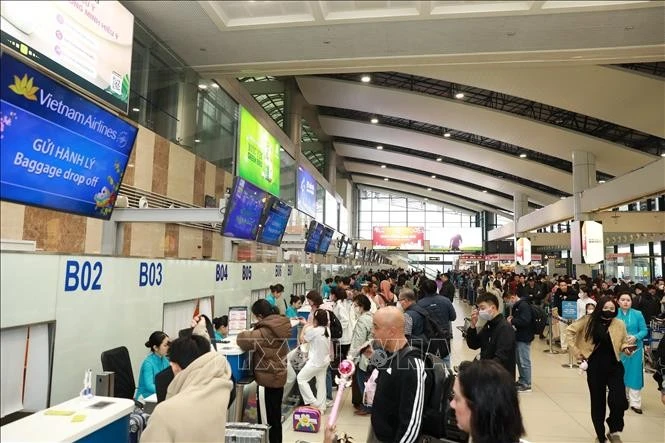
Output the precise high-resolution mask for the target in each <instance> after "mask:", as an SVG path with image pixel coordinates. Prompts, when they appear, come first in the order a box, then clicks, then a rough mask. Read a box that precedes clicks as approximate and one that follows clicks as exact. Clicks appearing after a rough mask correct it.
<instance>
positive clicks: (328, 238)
mask: <svg viewBox="0 0 665 443" xmlns="http://www.w3.org/2000/svg"><path fill="white" fill-rule="evenodd" d="M334 233H335V231H334V230H333V229H332V228H329V227H327V226H325V227H324V230H323V234H321V243H319V250H318V253H319V254H323V255H325V254H327V253H328V248H329V247H330V243H331V242H332V238H333V234H334Z"/></svg>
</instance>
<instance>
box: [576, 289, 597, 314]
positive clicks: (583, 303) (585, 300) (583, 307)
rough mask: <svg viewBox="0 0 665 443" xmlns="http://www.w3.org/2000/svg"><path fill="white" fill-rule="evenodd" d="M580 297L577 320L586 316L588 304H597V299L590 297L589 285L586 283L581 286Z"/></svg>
mask: <svg viewBox="0 0 665 443" xmlns="http://www.w3.org/2000/svg"><path fill="white" fill-rule="evenodd" d="M579 297H580V298H578V299H577V320H579V319H580V318H582V317H584V316H585V315H586V314H587V313H588V312H587V310H588V309H589V307H588V306H589V305H590V304H591V305H593V306H594V307H595V306H596V301H595V300H594V299H592V298H591V297H589V293H588V291H587V287H586V286H584V285H582V286H580V293H579ZM591 311H593V308H591Z"/></svg>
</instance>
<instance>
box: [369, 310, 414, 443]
mask: <svg viewBox="0 0 665 443" xmlns="http://www.w3.org/2000/svg"><path fill="white" fill-rule="evenodd" d="M372 326H373V327H372V332H373V333H374V342H375V343H376V344H377V345H378V346H379V347H380V349H377V350H376V351H374V353H373V354H372V356H371V358H370V361H371V362H372V363H373V364H374V365H375V366H376V367H377V369H378V370H379V377H378V378H377V380H376V393H375V394H374V402H373V406H372V419H371V421H372V427H371V428H370V434H369V436H368V438H367V441H368V442H372V443H378V442H400V443H415V442H416V441H417V439H418V434H420V427H421V424H422V416H423V406H424V403H425V363H424V362H423V360H422V359H421V358H420V351H418V350H415V349H413V348H410V347H409V345H408V343H407V341H406V337H404V315H403V314H402V313H401V312H400V311H399V310H398V309H397V308H396V307H394V306H387V307H385V308H381V309H379V310H378V311H377V312H376V313H375V314H374V317H373V318H372Z"/></svg>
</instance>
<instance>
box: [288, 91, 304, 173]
mask: <svg viewBox="0 0 665 443" xmlns="http://www.w3.org/2000/svg"><path fill="white" fill-rule="evenodd" d="M284 86H285V87H284V91H285V94H284V132H286V133H287V135H288V136H289V138H290V139H291V142H293V145H294V146H295V148H296V152H295V161H296V164H300V157H301V155H302V152H301V148H302V147H301V139H302V108H303V97H302V95H301V94H300V90H299V89H298V86H297V85H296V82H295V80H294V79H289V80H287V81H286V83H285V85H284Z"/></svg>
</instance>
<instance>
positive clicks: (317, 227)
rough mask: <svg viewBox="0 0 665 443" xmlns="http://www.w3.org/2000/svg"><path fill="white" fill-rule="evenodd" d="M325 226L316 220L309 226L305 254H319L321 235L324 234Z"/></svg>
mask: <svg viewBox="0 0 665 443" xmlns="http://www.w3.org/2000/svg"><path fill="white" fill-rule="evenodd" d="M323 228H324V226H323V225H322V224H321V223H318V222H317V221H315V220H312V222H311V223H310V224H309V229H308V230H307V236H306V241H305V252H309V253H312V254H315V253H316V252H318V249H319V243H320V242H321V234H323Z"/></svg>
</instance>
